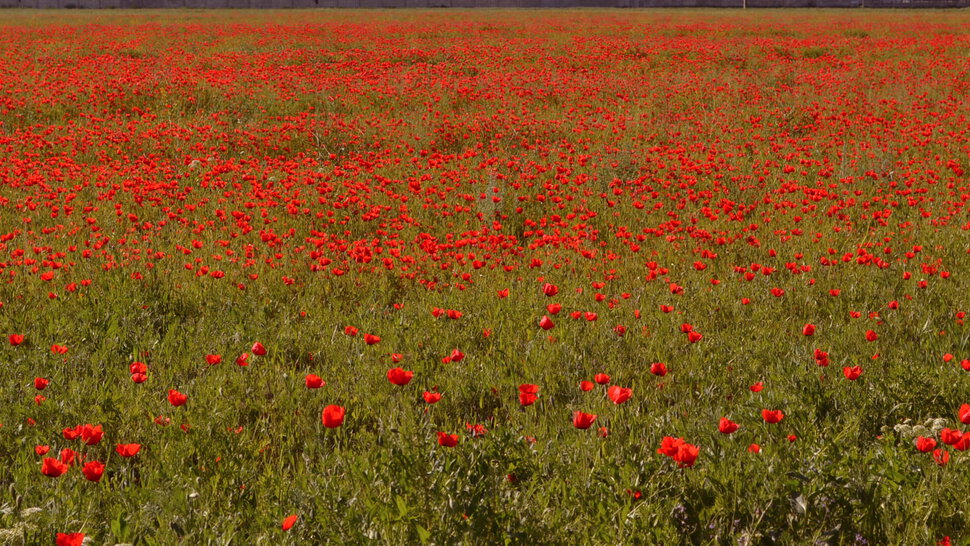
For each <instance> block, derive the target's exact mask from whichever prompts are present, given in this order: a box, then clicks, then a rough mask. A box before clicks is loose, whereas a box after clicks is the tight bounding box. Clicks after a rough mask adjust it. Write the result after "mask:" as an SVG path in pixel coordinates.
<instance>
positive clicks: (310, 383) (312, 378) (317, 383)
mask: <svg viewBox="0 0 970 546" xmlns="http://www.w3.org/2000/svg"><path fill="white" fill-rule="evenodd" d="M304 381H306V388H308V389H319V388H320V387H322V386H324V385H326V384H327V382H326V381H324V380H323V378H321V377H320V376H319V375H314V374H312V373H308V374H306V378H305V379H304Z"/></svg>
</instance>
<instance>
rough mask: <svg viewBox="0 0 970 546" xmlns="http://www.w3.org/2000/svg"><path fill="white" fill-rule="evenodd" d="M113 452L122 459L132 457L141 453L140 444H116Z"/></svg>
mask: <svg viewBox="0 0 970 546" xmlns="http://www.w3.org/2000/svg"><path fill="white" fill-rule="evenodd" d="M115 451H116V452H118V455H121V456H122V457H134V456H135V455H138V452H139V451H141V444H118V445H116V446H115Z"/></svg>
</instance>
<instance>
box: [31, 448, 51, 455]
mask: <svg viewBox="0 0 970 546" xmlns="http://www.w3.org/2000/svg"><path fill="white" fill-rule="evenodd" d="M50 450H51V446H34V453H36V454H38V455H41V456H43V455H47V453H48V452H50Z"/></svg>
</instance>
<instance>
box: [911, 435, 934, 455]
mask: <svg viewBox="0 0 970 546" xmlns="http://www.w3.org/2000/svg"><path fill="white" fill-rule="evenodd" d="M935 447H936V440H934V439H933V438H925V437H923V436H918V437H917V438H916V449H917V450H918V451H920V452H922V453H929V452H930V451H933V448H935Z"/></svg>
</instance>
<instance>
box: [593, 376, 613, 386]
mask: <svg viewBox="0 0 970 546" xmlns="http://www.w3.org/2000/svg"><path fill="white" fill-rule="evenodd" d="M593 381H596V382H597V383H599V384H600V385H605V384H607V383H609V382H610V376H608V375H606V374H605V373H598V374H596V375H594V376H593Z"/></svg>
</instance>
